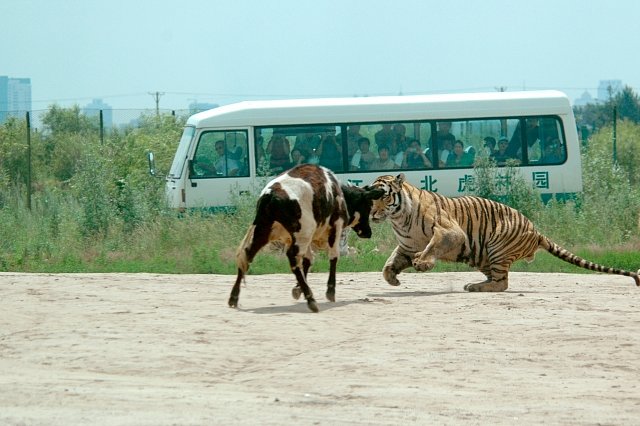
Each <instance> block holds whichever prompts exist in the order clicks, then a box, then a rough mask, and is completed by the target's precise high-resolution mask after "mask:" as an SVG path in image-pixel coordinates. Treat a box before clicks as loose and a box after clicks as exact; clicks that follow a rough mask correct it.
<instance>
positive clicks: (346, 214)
mask: <svg viewBox="0 0 640 426" xmlns="http://www.w3.org/2000/svg"><path fill="white" fill-rule="evenodd" d="M383 194H384V191H383V190H379V189H372V188H369V187H364V188H359V187H357V186H352V185H344V184H342V185H341V184H340V183H338V180H337V178H336V176H335V175H334V174H333V173H332V172H331V170H329V169H327V168H325V167H322V166H317V165H313V164H301V165H299V166H296V167H294V168H292V169H290V170H287V171H286V172H283V173H282V174H280V175H279V176H277V177H276V178H274V179H273V180H272V181H270V182H269V183H268V184H267V185H266V187H265V188H264V189H263V190H262V192H261V193H260V196H259V198H258V202H257V206H256V215H255V219H254V220H253V223H252V224H251V226H250V227H249V229H248V230H247V233H246V234H245V236H244V238H243V240H242V242H241V243H240V246H239V247H238V250H237V252H236V264H237V267H238V276H237V278H236V282H235V284H234V286H233V288H232V290H231V295H230V297H229V306H230V307H232V308H235V307H237V306H238V296H239V294H240V282H241V281H242V280H243V279H244V277H245V275H246V273H247V270H248V269H249V265H250V264H251V262H252V261H253V259H254V257H255V256H256V254H257V253H258V251H259V250H260V249H261V248H262V247H264V246H265V245H267V244H268V243H271V242H275V241H278V242H280V243H281V244H282V245H283V246H284V248H285V253H286V255H287V258H288V260H289V265H290V266H291V271H292V272H293V274H294V275H295V277H296V281H297V285H296V286H295V287H294V288H293V290H292V295H293V297H294V298H295V299H298V298H299V297H300V294H301V292H302V293H303V294H304V297H305V299H306V300H307V306H308V307H309V309H310V310H311V311H313V312H318V305H317V303H316V301H315V299H314V298H313V293H312V292H311V289H310V288H309V285H308V284H307V279H306V277H307V273H308V272H309V268H310V267H311V264H312V262H313V248H317V249H326V250H327V252H328V255H329V281H328V282H327V293H326V297H327V299H328V300H329V301H331V302H335V288H336V265H337V262H338V258H339V256H340V247H339V246H340V235H341V233H342V232H343V230H345V229H346V228H352V229H353V230H354V231H355V232H356V234H357V235H358V236H359V237H360V238H371V227H370V226H369V213H370V211H371V207H372V204H373V200H375V199H378V198H380V197H382V195H383Z"/></svg>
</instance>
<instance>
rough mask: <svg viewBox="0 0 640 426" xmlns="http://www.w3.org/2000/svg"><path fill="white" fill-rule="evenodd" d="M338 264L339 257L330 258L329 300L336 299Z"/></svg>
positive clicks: (333, 300)
mask: <svg viewBox="0 0 640 426" xmlns="http://www.w3.org/2000/svg"><path fill="white" fill-rule="evenodd" d="M337 264H338V258H337V257H335V258H333V259H329V281H328V282H327V294H326V296H327V300H328V301H330V302H335V301H336V265H337Z"/></svg>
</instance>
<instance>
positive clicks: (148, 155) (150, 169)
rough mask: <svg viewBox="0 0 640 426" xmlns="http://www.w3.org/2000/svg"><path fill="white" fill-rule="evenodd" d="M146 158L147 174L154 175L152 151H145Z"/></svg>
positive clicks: (154, 163)
mask: <svg viewBox="0 0 640 426" xmlns="http://www.w3.org/2000/svg"><path fill="white" fill-rule="evenodd" d="M147 160H148V161H149V174H150V175H151V176H153V177H155V176H156V160H155V157H154V155H153V152H151V151H149V152H147Z"/></svg>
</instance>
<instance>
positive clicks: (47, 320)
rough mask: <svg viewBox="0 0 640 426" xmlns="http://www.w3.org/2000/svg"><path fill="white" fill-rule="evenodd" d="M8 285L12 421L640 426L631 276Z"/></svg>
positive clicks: (0, 371)
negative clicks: (499, 289) (492, 281)
mask: <svg viewBox="0 0 640 426" xmlns="http://www.w3.org/2000/svg"><path fill="white" fill-rule="evenodd" d="M234 278H235V277H232V276H228V275H155V274H54V275H51V274H18V273H0V306H1V307H2V311H1V312H0V424H2V425H90V424H91V425H154V426H155V425H210V424H234V425H235V424H260V425H305V424H308V425H316V424H320V425H335V424H338V425H343V424H344V425H396V424H460V423H462V424H513V423H524V424H541V423H551V424H638V422H639V421H640V309H639V308H640V290H639V289H637V288H636V287H635V285H634V283H633V280H632V279H630V278H627V277H619V276H607V275H573V274H532V273H513V274H511V285H510V288H509V290H508V291H507V292H505V293H498V294H479V293H466V292H464V291H463V290H462V287H463V285H464V284H466V283H467V282H472V281H480V280H481V279H482V278H483V276H482V275H481V274H479V273H425V274H417V273H406V274H402V275H401V276H400V278H401V281H402V285H401V286H400V287H391V286H389V285H387V284H386V283H385V282H384V281H383V279H382V276H381V274H380V273H356V274H351V273H340V274H339V275H338V288H337V294H336V298H337V301H336V302H335V303H330V302H327V301H326V300H325V299H324V291H325V283H326V279H327V274H325V273H312V274H310V284H311V288H312V289H313V290H314V292H315V295H316V298H317V300H318V302H319V307H320V313H318V314H314V313H311V312H310V311H308V310H307V307H306V304H305V303H304V302H302V301H295V300H293V299H292V298H291V295H290V290H291V287H292V286H293V275H280V274H276V275H250V276H248V277H247V285H246V286H245V287H243V288H242V292H241V294H240V307H239V309H230V308H228V307H227V297H228V295H229V291H230V290H231V286H232V283H233V281H234Z"/></svg>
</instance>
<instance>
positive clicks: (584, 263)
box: [540, 235, 640, 287]
mask: <svg viewBox="0 0 640 426" xmlns="http://www.w3.org/2000/svg"><path fill="white" fill-rule="evenodd" d="M540 247H541V248H544V249H545V250H547V251H548V252H549V253H551V254H552V255H554V256H555V257H557V258H559V259H562V260H564V261H565V262H568V263H572V264H574V265H576V266H579V267H581V268H584V269H589V270H591V271H596V272H602V273H605V274H616V275H624V276H625V277H631V278H633V279H634V281H635V282H636V286H638V287H640V269H639V270H638V271H636V272H630V271H625V270H624V269H618V268H610V267H608V266H602V265H599V264H597V263H593V262H591V261H588V260H586V259H583V258H581V257H580V256H576V255H575V254H573V253H571V252H570V251H569V250H566V249H563V248H562V247H560V246H559V245H558V244H556V243H554V242H553V241H551V240H550V239H549V238H547V237H545V236H543V235H541V236H540Z"/></svg>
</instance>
